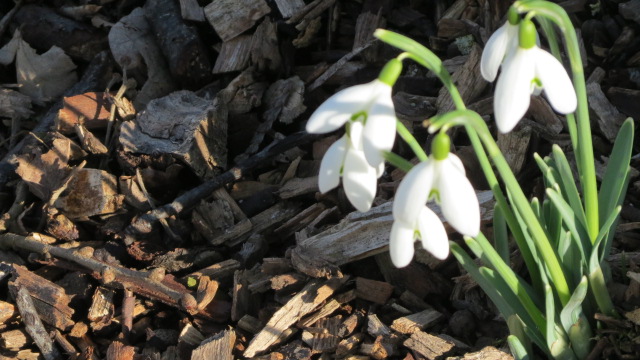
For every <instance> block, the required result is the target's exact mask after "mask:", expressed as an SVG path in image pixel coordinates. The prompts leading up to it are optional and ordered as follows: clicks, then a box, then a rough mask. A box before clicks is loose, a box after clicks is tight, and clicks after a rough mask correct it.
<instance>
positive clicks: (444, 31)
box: [438, 19, 469, 39]
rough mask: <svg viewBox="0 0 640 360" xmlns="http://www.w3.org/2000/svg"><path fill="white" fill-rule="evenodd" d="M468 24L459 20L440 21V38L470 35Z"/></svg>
mask: <svg viewBox="0 0 640 360" xmlns="http://www.w3.org/2000/svg"><path fill="white" fill-rule="evenodd" d="M468 33H469V31H468V29H467V24H466V23H465V22H464V21H463V20H458V19H442V20H440V21H438V37H441V38H445V39H452V38H457V37H460V36H464V35H466V34H468Z"/></svg>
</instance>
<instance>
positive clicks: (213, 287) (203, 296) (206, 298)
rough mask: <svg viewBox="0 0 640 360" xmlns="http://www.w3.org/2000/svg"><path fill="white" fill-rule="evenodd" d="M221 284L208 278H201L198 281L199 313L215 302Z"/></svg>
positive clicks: (197, 299)
mask: <svg viewBox="0 0 640 360" xmlns="http://www.w3.org/2000/svg"><path fill="white" fill-rule="evenodd" d="M219 286H220V283H218V282H217V281H215V280H211V278H210V277H208V276H201V277H200V280H199V281H198V291H197V292H196V301H197V302H198V307H197V309H198V311H202V310H204V308H206V307H207V305H209V303H211V301H213V298H214V297H215V296H216V293H217V292H218V287H219Z"/></svg>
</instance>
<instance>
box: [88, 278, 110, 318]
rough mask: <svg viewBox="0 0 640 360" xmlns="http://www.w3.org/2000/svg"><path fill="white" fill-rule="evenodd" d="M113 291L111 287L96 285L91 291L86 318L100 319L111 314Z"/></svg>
mask: <svg viewBox="0 0 640 360" xmlns="http://www.w3.org/2000/svg"><path fill="white" fill-rule="evenodd" d="M114 295H115V292H114V291H113V290H111V289H107V288H104V287H101V286H100V287H98V288H97V289H96V291H95V292H94V293H93V298H92V301H91V307H90V308H89V313H88V314H87V318H88V319H89V320H91V321H100V319H102V318H104V317H105V316H109V315H113V311H114V305H113V296H114Z"/></svg>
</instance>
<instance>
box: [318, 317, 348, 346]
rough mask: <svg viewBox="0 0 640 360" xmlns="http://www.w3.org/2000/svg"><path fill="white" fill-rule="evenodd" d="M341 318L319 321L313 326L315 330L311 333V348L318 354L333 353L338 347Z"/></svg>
mask: <svg viewBox="0 0 640 360" xmlns="http://www.w3.org/2000/svg"><path fill="white" fill-rule="evenodd" d="M341 318H342V317H341V316H339V315H338V316H334V317H330V318H326V319H321V320H320V321H318V324H317V325H316V326H315V328H316V329H317V330H321V331H314V332H313V340H312V341H311V348H312V349H313V351H318V352H334V351H335V350H336V347H337V346H338V341H339V340H340V338H339V337H338V328H339V327H340V320H341Z"/></svg>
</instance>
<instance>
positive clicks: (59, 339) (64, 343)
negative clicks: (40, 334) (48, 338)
mask: <svg viewBox="0 0 640 360" xmlns="http://www.w3.org/2000/svg"><path fill="white" fill-rule="evenodd" d="M53 338H54V340H55V341H56V343H57V344H58V345H59V346H60V347H61V348H62V350H63V351H64V353H65V354H67V355H69V356H77V355H78V351H77V350H76V348H75V346H73V344H72V343H71V342H69V340H67V337H66V336H64V335H62V333H61V332H60V330H58V329H55V330H54V331H53Z"/></svg>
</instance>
